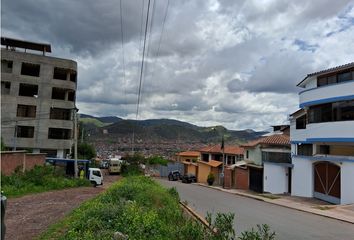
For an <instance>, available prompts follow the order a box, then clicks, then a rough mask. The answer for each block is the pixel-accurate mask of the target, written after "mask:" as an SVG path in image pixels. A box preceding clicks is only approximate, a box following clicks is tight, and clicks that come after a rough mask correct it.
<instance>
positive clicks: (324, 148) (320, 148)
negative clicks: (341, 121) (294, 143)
mask: <svg viewBox="0 0 354 240" xmlns="http://www.w3.org/2000/svg"><path fill="white" fill-rule="evenodd" d="M317 151H318V153H319V154H325V155H327V154H329V146H328V145H320V146H318V149H317Z"/></svg>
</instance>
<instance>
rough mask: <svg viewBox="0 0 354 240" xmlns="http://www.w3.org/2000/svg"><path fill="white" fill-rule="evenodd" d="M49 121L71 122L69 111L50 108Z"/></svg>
mask: <svg viewBox="0 0 354 240" xmlns="http://www.w3.org/2000/svg"><path fill="white" fill-rule="evenodd" d="M50 119H58V120H71V109H64V108H51V109H50Z"/></svg>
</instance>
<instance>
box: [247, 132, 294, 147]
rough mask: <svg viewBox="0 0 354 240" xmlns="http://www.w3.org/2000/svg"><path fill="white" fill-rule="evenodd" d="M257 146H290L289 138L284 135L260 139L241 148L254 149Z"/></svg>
mask: <svg viewBox="0 0 354 240" xmlns="http://www.w3.org/2000/svg"><path fill="white" fill-rule="evenodd" d="M258 144H270V145H290V137H289V135H286V134H274V135H271V136H268V137H264V138H260V139H257V140H254V141H251V142H248V143H246V144H243V145H241V146H242V147H255V146H256V145H258Z"/></svg>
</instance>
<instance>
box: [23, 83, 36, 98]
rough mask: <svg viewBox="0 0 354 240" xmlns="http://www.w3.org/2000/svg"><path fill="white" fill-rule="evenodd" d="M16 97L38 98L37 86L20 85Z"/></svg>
mask: <svg viewBox="0 0 354 240" xmlns="http://www.w3.org/2000/svg"><path fill="white" fill-rule="evenodd" d="M18 95H19V96H26V97H35V96H38V85H33V84H26V83H20V89H19V92H18Z"/></svg>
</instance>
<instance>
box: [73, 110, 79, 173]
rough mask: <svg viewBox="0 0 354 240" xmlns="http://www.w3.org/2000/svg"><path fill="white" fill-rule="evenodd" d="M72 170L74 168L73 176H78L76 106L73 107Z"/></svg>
mask: <svg viewBox="0 0 354 240" xmlns="http://www.w3.org/2000/svg"><path fill="white" fill-rule="evenodd" d="M73 110H74V129H75V130H74V158H75V160H74V170H75V178H78V172H79V169H78V165H77V111H78V109H77V108H74V109H73Z"/></svg>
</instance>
